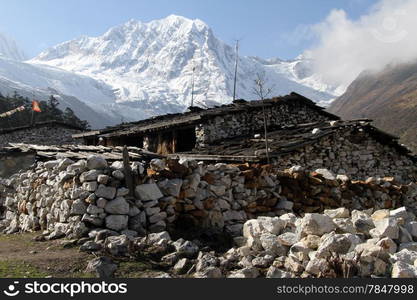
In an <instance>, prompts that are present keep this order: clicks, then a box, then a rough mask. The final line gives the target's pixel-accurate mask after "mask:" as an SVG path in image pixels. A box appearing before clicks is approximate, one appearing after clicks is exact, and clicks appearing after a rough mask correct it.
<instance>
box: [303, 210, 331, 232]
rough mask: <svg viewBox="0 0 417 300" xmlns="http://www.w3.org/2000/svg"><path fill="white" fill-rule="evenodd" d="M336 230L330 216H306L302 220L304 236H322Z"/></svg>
mask: <svg viewBox="0 0 417 300" xmlns="http://www.w3.org/2000/svg"><path fill="white" fill-rule="evenodd" d="M335 229H336V225H335V224H334V223H333V221H332V219H331V218H330V217H329V216H326V215H321V214H316V213H314V214H310V213H307V214H305V216H304V218H303V219H302V220H301V224H300V228H299V230H300V233H302V234H304V235H309V234H313V235H318V236H322V235H323V234H325V233H328V232H331V231H333V230H335Z"/></svg>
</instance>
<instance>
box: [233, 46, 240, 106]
mask: <svg viewBox="0 0 417 300" xmlns="http://www.w3.org/2000/svg"><path fill="white" fill-rule="evenodd" d="M238 62H239V40H236V61H235V79H234V83H233V101H235V100H236V82H237V65H238Z"/></svg>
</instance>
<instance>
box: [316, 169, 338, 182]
mask: <svg viewBox="0 0 417 300" xmlns="http://www.w3.org/2000/svg"><path fill="white" fill-rule="evenodd" d="M314 172H316V173H318V174H320V175H321V176H323V177H324V178H325V179H327V180H336V176H335V175H334V174H333V172H332V171H330V170H327V169H317V170H315V171H314Z"/></svg>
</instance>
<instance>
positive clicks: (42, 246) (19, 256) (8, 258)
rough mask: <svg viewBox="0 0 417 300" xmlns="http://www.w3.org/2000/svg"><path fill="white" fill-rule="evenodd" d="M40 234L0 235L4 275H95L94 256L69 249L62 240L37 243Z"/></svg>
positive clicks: (0, 263)
mask: <svg viewBox="0 0 417 300" xmlns="http://www.w3.org/2000/svg"><path fill="white" fill-rule="evenodd" d="M36 235H37V234H34V233H23V234H13V235H0V277H2V278H3V277H46V276H51V277H91V276H92V275H91V274H86V273H85V272H84V270H85V267H86V266H87V261H88V260H89V259H91V258H92V256H91V255H89V254H86V253H83V252H79V251H78V248H69V249H65V248H63V247H62V245H61V241H60V240H55V241H46V242H36V241H34V240H33V238H34V237H35V236H36Z"/></svg>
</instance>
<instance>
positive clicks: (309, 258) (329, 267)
mask: <svg viewBox="0 0 417 300" xmlns="http://www.w3.org/2000/svg"><path fill="white" fill-rule="evenodd" d="M116 234H117V233H112V232H109V231H108V230H105V229H103V230H98V231H94V232H90V239H91V241H88V242H86V243H85V244H84V245H83V246H82V247H81V249H82V250H83V251H90V252H97V251H101V253H102V254H107V255H109V256H112V257H115V258H117V257H120V256H132V257H135V256H137V255H138V253H140V254H141V255H143V254H144V253H145V254H147V255H150V256H152V257H153V258H156V259H154V260H156V261H159V262H160V263H159V264H160V268H161V269H165V270H166V273H165V274H164V276H165V277H184V276H185V277H190V276H191V277H195V278H223V277H228V278H257V277H266V278H294V277H303V278H308V277H345V278H346V277H393V278H417V222H416V218H415V216H414V214H412V213H410V212H408V211H407V210H406V208H405V207H401V208H398V209H395V210H387V209H381V210H373V209H370V210H362V211H360V210H353V211H352V212H350V211H349V210H348V209H346V208H338V209H332V210H325V211H324V213H322V214H318V213H306V214H305V215H304V216H303V217H297V216H295V215H294V214H293V213H288V214H284V215H282V216H280V217H258V218H257V219H252V220H249V221H247V222H246V223H245V224H244V227H243V236H240V237H235V239H234V240H235V246H234V247H233V248H231V249H229V250H228V251H226V252H224V253H217V252H215V251H212V249H210V248H208V247H205V246H204V245H203V244H201V243H200V242H199V241H198V240H194V241H187V240H184V239H183V238H180V239H177V240H173V239H171V236H170V234H169V233H168V232H160V233H152V234H149V235H147V236H146V237H141V238H132V237H129V236H126V235H116ZM87 245H88V247H87ZM104 257H107V256H103V257H102V258H100V259H101V260H103V259H104ZM100 259H99V258H96V259H94V260H93V261H94V262H95V261H97V260H100ZM107 259H108V257H107ZM109 264H110V266H113V269H115V267H114V265H115V264H114V263H113V262H112V261H110V262H109ZM93 271H94V269H93ZM96 271H97V272H100V270H96Z"/></svg>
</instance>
